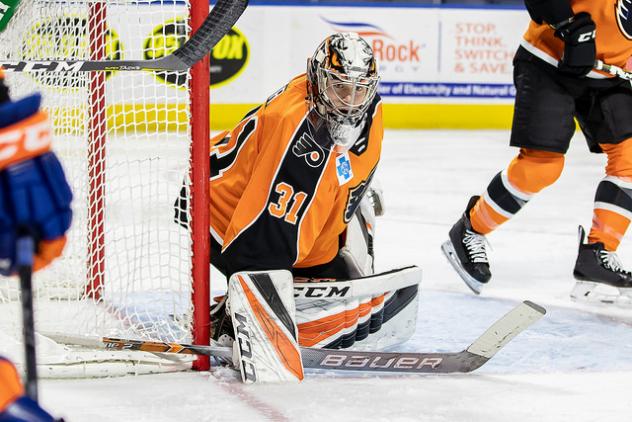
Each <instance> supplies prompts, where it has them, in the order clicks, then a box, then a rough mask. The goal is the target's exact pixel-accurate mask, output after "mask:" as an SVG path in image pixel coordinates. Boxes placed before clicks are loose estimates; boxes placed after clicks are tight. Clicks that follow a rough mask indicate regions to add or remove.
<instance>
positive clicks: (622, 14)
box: [615, 0, 632, 40]
mask: <svg viewBox="0 0 632 422" xmlns="http://www.w3.org/2000/svg"><path fill="white" fill-rule="evenodd" d="M615 13H616V15H617V25H619V31H621V33H622V34H623V36H624V37H626V38H627V39H629V40H632V0H617V5H616V6H615Z"/></svg>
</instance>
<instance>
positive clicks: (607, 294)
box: [571, 226, 632, 306]
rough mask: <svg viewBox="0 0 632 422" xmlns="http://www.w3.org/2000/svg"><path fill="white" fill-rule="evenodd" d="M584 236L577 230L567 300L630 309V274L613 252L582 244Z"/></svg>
mask: <svg viewBox="0 0 632 422" xmlns="http://www.w3.org/2000/svg"><path fill="white" fill-rule="evenodd" d="M585 239H586V232H585V231H584V228H583V227H582V226H579V252H578V254H577V261H576V262H575V270H574V271H573V276H574V277H575V279H576V280H577V283H575V288H574V289H573V291H572V292H571V299H573V300H576V301H582V302H598V303H605V304H617V305H623V306H632V273H630V272H629V271H625V270H624V269H623V268H622V266H621V261H619V257H618V256H617V254H616V253H615V252H610V251H607V250H606V249H605V248H604V244H603V243H601V242H597V243H585Z"/></svg>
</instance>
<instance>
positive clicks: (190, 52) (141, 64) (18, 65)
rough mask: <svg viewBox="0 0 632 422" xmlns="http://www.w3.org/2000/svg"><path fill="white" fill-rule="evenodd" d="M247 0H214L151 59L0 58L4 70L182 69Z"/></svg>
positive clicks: (237, 14)
mask: <svg viewBox="0 0 632 422" xmlns="http://www.w3.org/2000/svg"><path fill="white" fill-rule="evenodd" d="M247 6H248V0H217V3H216V4H215V6H213V9H212V10H211V12H210V13H209V14H208V16H207V17H206V19H205V20H204V22H203V23H202V25H201V26H200V28H199V29H198V30H197V31H195V33H194V34H193V35H192V36H191V38H189V40H188V41H187V42H185V43H184V44H183V45H182V46H181V47H179V48H178V49H177V50H176V51H174V52H173V53H171V54H169V55H168V56H165V57H161V58H160V59H155V60H25V61H15V60H2V59H0V67H1V68H2V69H3V70H4V71H6V72H70V73H77V72H91V71H128V70H168V71H185V70H187V69H189V68H190V67H191V66H193V65H194V64H195V63H197V62H198V61H200V60H202V58H203V57H204V56H206V55H207V54H209V53H210V51H211V49H212V48H213V47H214V46H215V44H217V43H218V42H219V40H221V39H222V37H223V36H224V35H226V34H227V33H228V31H230V29H231V28H232V27H233V25H234V24H235V22H237V20H238V19H239V17H240V16H241V15H242V13H244V10H246V7H247Z"/></svg>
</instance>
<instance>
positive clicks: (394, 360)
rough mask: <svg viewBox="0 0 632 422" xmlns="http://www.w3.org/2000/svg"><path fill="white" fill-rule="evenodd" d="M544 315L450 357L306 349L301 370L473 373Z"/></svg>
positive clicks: (113, 341) (227, 351) (522, 310)
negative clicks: (303, 368)
mask: <svg viewBox="0 0 632 422" xmlns="http://www.w3.org/2000/svg"><path fill="white" fill-rule="evenodd" d="M545 313H546V310H545V309H544V308H543V307H541V306H539V305H537V304H535V303H533V302H529V301H524V302H523V303H521V304H520V305H518V306H516V307H515V308H514V309H512V310H511V311H510V312H509V313H507V314H506V315H505V316H503V317H502V318H500V319H499V320H498V321H496V322H495V323H494V324H492V326H491V327H489V328H488V329H487V331H485V332H484V333H483V334H482V335H481V336H480V337H479V338H477V339H476V340H475V341H474V342H473V343H472V344H470V345H469V346H468V347H467V348H466V349H465V350H462V351H460V352H452V353H399V352H358V351H353V350H332V349H313V348H307V347H302V348H301V356H302V359H303V366H304V367H305V368H310V369H322V370H342V371H364V372H388V373H404V374H420V373H437V374H438V373H454V372H472V371H474V370H476V369H478V368H480V367H481V366H483V365H484V364H485V363H486V362H487V361H489V360H490V359H491V358H492V357H493V356H494V355H495V354H496V353H497V352H498V351H499V350H500V349H502V348H503V347H504V346H505V345H506V344H507V343H509V342H510V341H511V340H512V339H513V338H514V337H515V336H517V335H518V334H520V333H521V332H522V331H524V330H525V329H526V328H528V327H529V326H530V325H532V324H533V323H534V322H536V321H537V320H539V319H540V318H541V317H542V316H543V315H544V314H545ZM46 335H47V336H49V337H51V338H53V339H54V340H56V341H58V342H61V343H66V344H75V345H81V346H86V347H99V348H105V349H108V350H140V351H145V352H153V353H179V354H190V355H207V356H213V357H215V358H223V359H229V360H231V359H232V348H231V347H224V346H215V345H213V346H196V345H190V344H179V343H161V342H153V341H142V340H124V339H118V338H109V337H102V338H89V337H73V336H64V335H53V334H46Z"/></svg>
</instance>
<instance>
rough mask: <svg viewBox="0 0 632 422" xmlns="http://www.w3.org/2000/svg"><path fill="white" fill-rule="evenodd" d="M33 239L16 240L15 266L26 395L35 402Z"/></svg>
mask: <svg viewBox="0 0 632 422" xmlns="http://www.w3.org/2000/svg"><path fill="white" fill-rule="evenodd" d="M34 250H35V249H34V244H33V239H32V238H31V237H30V236H22V237H20V238H18V240H17V245H16V264H17V268H18V275H19V277H20V290H21V295H22V332H23V336H24V362H25V366H26V383H25V384H26V394H27V395H28V396H29V397H30V398H31V399H32V400H34V401H37V357H36V355H35V320H34V316H33V285H32V275H33V252H34Z"/></svg>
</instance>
